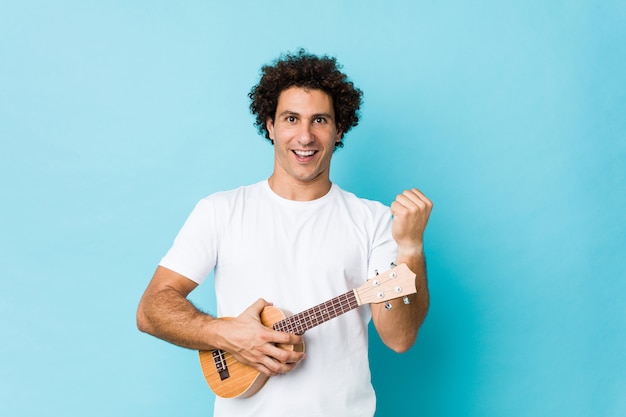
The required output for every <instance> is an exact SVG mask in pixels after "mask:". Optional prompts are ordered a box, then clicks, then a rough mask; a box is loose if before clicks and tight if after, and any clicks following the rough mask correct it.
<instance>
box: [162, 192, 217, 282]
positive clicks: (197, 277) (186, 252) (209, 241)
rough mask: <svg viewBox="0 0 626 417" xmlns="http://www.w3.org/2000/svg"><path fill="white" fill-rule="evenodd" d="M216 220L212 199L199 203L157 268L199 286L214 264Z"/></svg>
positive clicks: (215, 258) (215, 256)
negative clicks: (175, 273) (166, 270)
mask: <svg viewBox="0 0 626 417" xmlns="http://www.w3.org/2000/svg"><path fill="white" fill-rule="evenodd" d="M215 220H216V215H215V207H214V205H213V204H212V202H211V200H210V199H208V198H207V199H203V200H200V202H198V204H196V206H195V207H194V209H193V211H192V212H191V214H190V215H189V217H188V218H187V220H186V221H185V223H184V224H183V227H182V228H181V229H180V231H179V232H178V235H177V236H176V238H175V239H174V243H173V244H172V247H171V248H170V249H169V251H168V252H167V253H166V254H165V256H164V257H163V258H162V259H161V261H160V262H159V265H160V266H163V267H165V268H167V269H170V270H172V271H174V272H177V273H179V274H181V275H183V276H185V277H187V278H189V279H191V280H192V281H194V282H196V283H198V284H200V283H202V282H203V281H204V280H205V279H206V277H207V276H208V275H209V273H210V272H211V271H212V270H213V268H214V267H215V263H216V261H217V242H218V234H219V231H218V224H217V223H216V221H215Z"/></svg>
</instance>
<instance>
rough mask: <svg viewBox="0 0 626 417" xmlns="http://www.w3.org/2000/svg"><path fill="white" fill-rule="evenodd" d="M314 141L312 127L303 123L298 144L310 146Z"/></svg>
mask: <svg viewBox="0 0 626 417" xmlns="http://www.w3.org/2000/svg"><path fill="white" fill-rule="evenodd" d="M314 141H315V136H314V134H313V128H312V126H311V125H310V124H308V123H303V124H302V125H301V128H300V131H299V132H298V143H299V144H301V145H310V144H311V143H313V142H314Z"/></svg>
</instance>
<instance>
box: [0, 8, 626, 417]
mask: <svg viewBox="0 0 626 417" xmlns="http://www.w3.org/2000/svg"><path fill="white" fill-rule="evenodd" d="M625 22H626V3H625V2H623V1H621V2H620V1H585V0H579V1H567V2H565V1H551V2H545V1H538V0H531V1H495V0H494V1H443V2H435V1H426V0H411V1H409V0H407V1H393V0H387V1H384V2H383V1H356V0H352V1H344V2H341V3H339V2H335V1H330V0H321V1H318V2H314V3H310V2H302V3H299V2H292V1H289V2H287V1H283V0H276V1H272V2H259V1H245V2H244V1H241V2H235V1H232V2H226V1H219V2H218V1H186V2H164V1H100V2H89V1H78V0H77V1H57V2H45V1H28V0H24V1H20V2H10V1H0V138H1V148H0V181H1V193H2V200H1V201H2V205H1V208H0V210H1V216H0V230H1V232H0V235H1V237H0V263H1V267H2V275H1V277H0V283H1V286H0V338H1V340H2V342H1V343H0V415H2V416H45V415H59V416H61V415H62V416H85V415H90V416H150V417H152V416H173V415H185V416H207V415H210V410H211V409H212V402H213V398H212V394H211V393H210V391H209V389H208V387H207V386H206V385H205V382H204V380H203V378H202V376H201V373H200V370H199V368H198V362H197V357H196V354H195V353H194V352H193V351H188V350H184V349H180V348H177V347H174V346H171V345H168V344H167V343H165V342H161V341H158V340H156V339H154V338H152V337H150V336H147V335H144V334H141V333H139V332H138V331H137V330H136V328H135V321H134V320H135V319H134V314H135V308H136V305H137V302H138V300H139V297H140V295H141V293H142V291H143V289H144V288H145V286H146V284H147V282H148V280H149V278H150V277H151V275H152V272H153V270H154V268H155V267H156V264H157V262H158V261H159V259H160V257H161V256H162V255H163V254H164V252H165V251H166V250H167V248H168V247H169V245H170V244H171V241H172V239H173V238H174V235H175V234H176V232H177V230H178V229H179V227H180V226H181V224H182V222H183V221H184V219H185V218H186V216H187V214H188V213H189V212H190V210H191V209H192V207H193V205H194V204H195V202H196V201H197V200H198V199H200V198H201V197H203V196H205V195H207V194H209V193H211V192H214V191H218V190H224V189H229V188H233V187H236V186H238V185H241V184H248V183H252V182H256V181H258V180H261V179H264V178H266V177H267V176H269V174H270V172H271V169H272V155H273V154H272V148H271V146H270V145H269V144H268V143H266V141H265V140H264V139H262V138H261V137H260V136H258V135H257V134H256V131H255V129H254V128H253V126H252V122H253V120H252V117H251V116H250V114H249V112H248V108H247V106H248V99H247V96H246V95H247V93H248V92H249V90H250V88H251V86H252V85H253V84H254V83H255V82H256V81H257V78H258V73H259V68H260V66H261V65H262V64H264V63H267V62H269V61H271V60H272V59H274V58H275V57H276V56H277V55H278V54H280V53H281V52H285V51H288V50H295V49H296V48H298V47H301V46H302V47H306V48H308V49H309V50H310V51H311V52H315V53H328V54H331V55H334V56H337V57H338V59H339V61H340V62H341V63H342V64H343V65H344V70H345V71H346V72H347V73H348V74H349V75H350V77H351V78H352V79H353V80H354V82H355V83H356V84H357V85H358V86H359V87H360V88H362V89H363V90H364V92H365V105H364V107H363V118H362V122H361V124H360V125H359V126H358V127H357V128H356V129H355V130H354V131H352V132H350V133H349V134H348V135H347V136H346V147H345V148H344V149H342V150H340V151H339V152H337V153H336V154H335V156H334V162H333V163H334V165H333V170H332V174H331V175H332V179H333V181H335V182H337V183H338V184H339V185H341V186H342V187H344V188H346V189H349V190H352V191H354V192H356V193H357V194H359V195H360V196H362V197H367V198H373V199H379V200H381V201H383V202H385V203H387V204H388V203H390V202H391V201H392V200H393V198H394V197H395V194H396V193H398V192H400V191H401V190H402V189H404V188H406V187H411V186H417V187H419V188H420V189H422V190H423V191H424V192H425V193H426V194H427V195H428V196H429V197H431V199H432V200H433V201H434V202H435V210H434V212H433V214H432V217H431V222H430V225H429V227H428V231H427V252H428V261H429V276H430V288H431V296H432V307H431V310H430V313H429V316H428V318H427V320H426V323H425V325H424V327H423V329H422V331H421V333H420V336H419V339H418V342H417V344H416V345H415V346H414V347H413V348H412V349H411V351H409V352H408V353H406V354H404V355H396V354H394V353H392V352H390V351H388V350H386V349H385V348H384V347H383V346H382V345H381V343H380V342H379V340H378V338H377V336H376V335H375V334H372V336H371V343H372V348H371V362H372V372H373V382H374V385H375V387H376V389H377V391H378V394H379V406H378V412H377V416H397V415H409V416H437V417H441V416H513V417H516V416H568V417H574V416H614V417H617V416H624V415H626V355H625V352H626V300H625V296H624V294H625V293H626V280H625V278H626V277H625V275H626V273H625V271H626V260H625V259H626V257H625V256H624V249H625V248H626V221H625V220H626V219H625V217H626V216H625V214H624V213H625V210H624V207H625V206H626V193H625V191H626V187H625V184H626V77H625V75H624V74H626V24H625ZM194 300H195V301H196V302H197V303H198V304H200V305H201V306H202V307H203V308H205V309H207V310H209V311H211V309H213V306H214V304H213V298H212V293H211V290H210V285H203V286H201V287H200V289H199V290H198V291H197V293H194ZM337 354H338V355H340V354H341V352H337Z"/></svg>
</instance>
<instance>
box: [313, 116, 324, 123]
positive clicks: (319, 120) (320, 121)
mask: <svg viewBox="0 0 626 417" xmlns="http://www.w3.org/2000/svg"><path fill="white" fill-rule="evenodd" d="M315 123H319V124H322V123H326V118H324V117H316V118H315Z"/></svg>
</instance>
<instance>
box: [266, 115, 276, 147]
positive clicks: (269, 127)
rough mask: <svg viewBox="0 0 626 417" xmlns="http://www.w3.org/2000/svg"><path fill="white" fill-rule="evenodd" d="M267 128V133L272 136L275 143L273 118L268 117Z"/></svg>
mask: <svg viewBox="0 0 626 417" xmlns="http://www.w3.org/2000/svg"><path fill="white" fill-rule="evenodd" d="M265 128H266V129H267V132H268V133H269V135H270V139H271V140H272V142H273V141H274V119H272V118H271V117H268V118H267V120H265Z"/></svg>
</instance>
